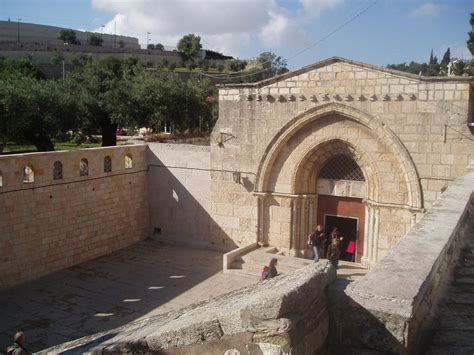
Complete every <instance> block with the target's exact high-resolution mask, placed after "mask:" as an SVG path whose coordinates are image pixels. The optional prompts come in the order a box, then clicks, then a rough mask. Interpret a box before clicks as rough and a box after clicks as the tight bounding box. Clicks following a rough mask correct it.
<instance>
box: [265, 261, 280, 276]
mask: <svg viewBox="0 0 474 355" xmlns="http://www.w3.org/2000/svg"><path fill="white" fill-rule="evenodd" d="M277 265H278V259H277V258H272V259H271V260H270V264H268V276H267V279H271V278H273V277H275V276H277V275H278V271H277V269H276V266H277Z"/></svg>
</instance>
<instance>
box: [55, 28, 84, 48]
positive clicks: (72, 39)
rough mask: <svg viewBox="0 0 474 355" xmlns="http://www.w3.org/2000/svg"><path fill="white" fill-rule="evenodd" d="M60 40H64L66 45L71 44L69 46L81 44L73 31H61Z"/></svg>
mask: <svg viewBox="0 0 474 355" xmlns="http://www.w3.org/2000/svg"><path fill="white" fill-rule="evenodd" d="M58 39H60V40H62V41H63V42H64V43H69V44H81V42H79V41H78V40H77V38H76V32H74V31H73V30H66V29H64V30H61V31H59V37H58Z"/></svg>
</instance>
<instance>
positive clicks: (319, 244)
mask: <svg viewBox="0 0 474 355" xmlns="http://www.w3.org/2000/svg"><path fill="white" fill-rule="evenodd" d="M343 241H344V236H343V235H342V233H341V231H340V230H339V228H338V227H334V228H333V229H332V231H331V234H330V235H329V236H326V234H325V232H324V226H323V225H321V224H318V225H317V226H316V229H315V230H314V232H312V233H311V234H310V235H308V246H310V247H311V248H312V249H313V253H314V262H315V263H316V262H318V261H319V259H320V258H324V257H326V258H327V259H328V260H329V261H330V262H331V263H332V264H333V265H334V266H335V267H336V268H337V267H338V265H339V258H340V257H341V252H342V247H343ZM346 245H347V246H346V248H345V250H344V251H345V253H346V254H347V255H349V257H350V259H351V261H354V260H355V250H356V243H355V240H353V239H350V240H348V243H346Z"/></svg>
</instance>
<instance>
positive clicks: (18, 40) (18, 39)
mask: <svg viewBox="0 0 474 355" xmlns="http://www.w3.org/2000/svg"><path fill="white" fill-rule="evenodd" d="M20 21H21V18H19V19H18V22H17V24H18V26H17V27H18V38H17V42H18V43H20Z"/></svg>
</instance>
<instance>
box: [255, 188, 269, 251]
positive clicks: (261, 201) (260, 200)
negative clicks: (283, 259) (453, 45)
mask: <svg viewBox="0 0 474 355" xmlns="http://www.w3.org/2000/svg"><path fill="white" fill-rule="evenodd" d="M265 197H266V196H265V195H258V196H257V243H258V244H259V245H268V241H265V236H264V235H263V231H264V228H263V227H264V226H263V223H264V222H263V221H264V219H263V209H264V208H265Z"/></svg>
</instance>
